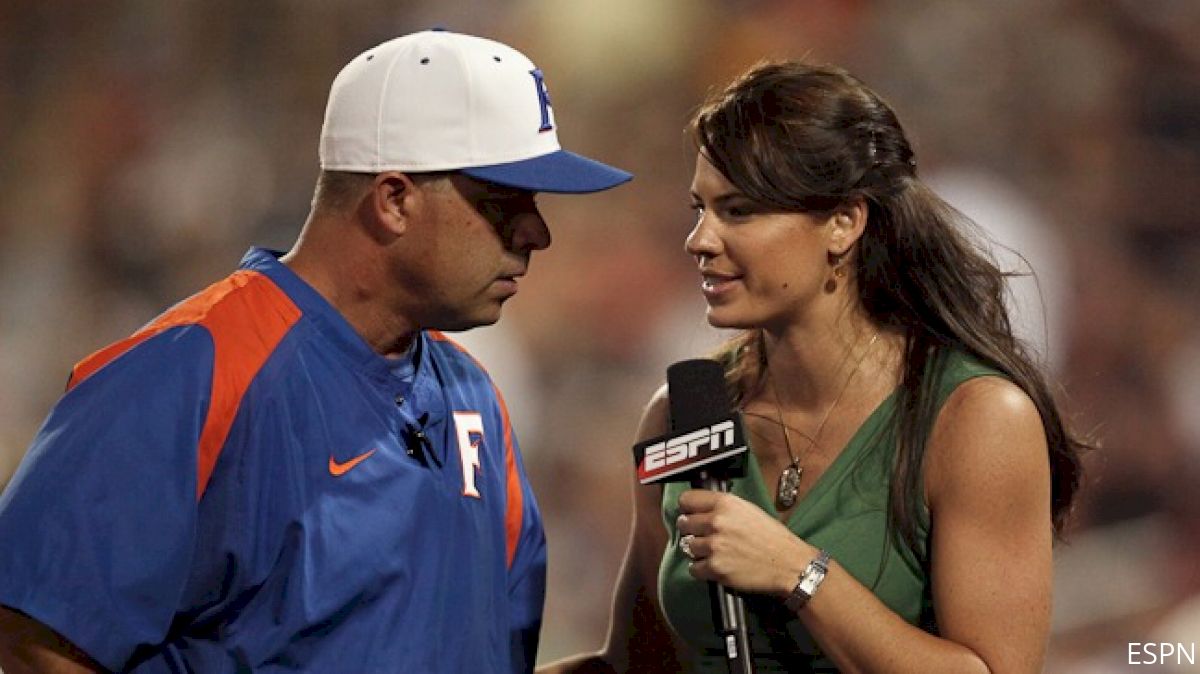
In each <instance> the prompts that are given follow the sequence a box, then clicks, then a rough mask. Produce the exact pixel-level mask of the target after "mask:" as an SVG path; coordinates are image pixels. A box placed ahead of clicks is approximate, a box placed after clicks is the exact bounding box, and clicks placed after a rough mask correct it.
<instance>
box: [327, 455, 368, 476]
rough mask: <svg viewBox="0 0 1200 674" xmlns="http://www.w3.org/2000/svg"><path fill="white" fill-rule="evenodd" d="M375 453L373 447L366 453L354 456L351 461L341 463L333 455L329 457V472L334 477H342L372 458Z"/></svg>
mask: <svg viewBox="0 0 1200 674" xmlns="http://www.w3.org/2000/svg"><path fill="white" fill-rule="evenodd" d="M374 453H375V450H373V449H372V450H371V451H369V452H367V453H366V454H359V455H358V456H356V457H354V458H353V459H350V460H349V461H343V462H341V463H338V462H337V461H335V460H334V458H333V457H332V456H331V457H329V474H330V475H332V476H334V477H341V476H342V475H345V474H346V473H349V472H350V470H351V469H352V468H354V467H355V466H357V465H358V464H360V463H362V462H363V461H366V460H367V459H369V458H371V455H372V454H374Z"/></svg>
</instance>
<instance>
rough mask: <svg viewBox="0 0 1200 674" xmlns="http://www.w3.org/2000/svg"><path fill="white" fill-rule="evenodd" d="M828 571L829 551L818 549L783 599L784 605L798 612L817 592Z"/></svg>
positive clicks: (793, 611)
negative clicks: (790, 591) (789, 592)
mask: <svg viewBox="0 0 1200 674" xmlns="http://www.w3.org/2000/svg"><path fill="white" fill-rule="evenodd" d="M828 571H829V553H828V552H826V551H824V550H818V551H817V556H816V557H815V558H814V559H813V560H812V561H811V562H809V563H808V566H806V567H804V573H801V574H800V579H799V581H798V582H797V583H796V587H793V588H792V593H791V594H790V595H788V598H787V599H785V600H783V603H784V605H785V606H787V607H788V610H789V611H791V612H792V613H798V612H799V611H800V609H802V608H804V605H805V604H807V603H808V602H809V600H810V599H812V598H813V595H814V594H816V593H817V588H819V587H821V583H822V582H823V581H824V580H825V574H826V573H827V572H828Z"/></svg>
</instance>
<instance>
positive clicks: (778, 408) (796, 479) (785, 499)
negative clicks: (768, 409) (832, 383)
mask: <svg viewBox="0 0 1200 674" xmlns="http://www.w3.org/2000/svg"><path fill="white" fill-rule="evenodd" d="M878 339H879V331H878V330H876V331H875V334H874V335H873V336H872V337H871V341H869V342H867V346H866V348H864V349H863V352H862V354H860V355H859V357H858V360H856V361H855V362H854V368H853V369H851V370H850V374H848V375H846V381H844V382H842V388H841V390H839V391H838V394H837V397H835V398H834V399H833V402H832V403H830V405H829V407H827V408H826V409H825V414H824V415H822V416H821V422H820V423H818V424H817V430H816V432H815V433H814V434H813V435H812V436H811V437H810V436H808V435H806V434H804V433H801V435H804V438H805V439H806V440H808V448H807V449H806V450H805V455H806V456H807V454H808V452H811V451H812V450H813V449H814V448H816V447H817V443H818V442H820V440H821V432H822V431H824V430H825V422H827V421H829V415H830V414H833V410H834V409H836V408H837V406H838V403H840V402H841V401H842V397H843V396H844V395H846V390H847V389H849V388H850V381H851V380H852V379H854V375H855V374H857V373H858V370H859V368H861V367H862V364H863V361H864V360H865V359H866V357H867V354H868V353H870V352H871V347H872V346H874V345H875V342H876V340H878ZM850 353H851V352H850V351H847V352H846V356H845V358H843V359H842V362H843V363H845V362H846V359H848V358H850ZM839 369H840V368H839ZM767 380H768V382H769V383H770V384H771V393H772V394H773V395H774V396H775V416H776V418H777V419H778V423H779V427H780V429H782V430H783V446H784V449H786V450H787V453H788V465H787V467H786V468H784V469H783V472H782V473H780V475H779V485H778V486H777V488H776V492H775V501H776V505H777V507H778V508H779V509H780V510H787V509H788V508H791V507H792V506H794V505H796V497H797V496H798V495H799V493H800V478H801V477H802V476H803V475H804V467H803V466H801V465H800V458H799V457H797V456H796V455H795V454H794V453H793V452H792V439H791V434H790V433H789V432H788V430H789V428H788V425H787V424H785V423H784V422H783V405H781V404H780V403H779V389H778V388H776V387H775V379H774V378H773V377H772V376H771V364H770V363H769V362H768V363H767ZM797 433H799V431H797Z"/></svg>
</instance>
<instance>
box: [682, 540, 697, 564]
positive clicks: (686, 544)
mask: <svg viewBox="0 0 1200 674" xmlns="http://www.w3.org/2000/svg"><path fill="white" fill-rule="evenodd" d="M694 540H696V536H695V535H694V534H688V535H686V536H684V537H683V538H680V539H679V549H680V550H682V551H683V554H684V555H687V558H688V559H690V560H692V561H693V562H694V561H696V555H694V554H692V541H694Z"/></svg>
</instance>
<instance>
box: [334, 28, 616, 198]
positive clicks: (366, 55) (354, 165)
mask: <svg viewBox="0 0 1200 674" xmlns="http://www.w3.org/2000/svg"><path fill="white" fill-rule="evenodd" d="M320 157H321V168H322V169H324V170H327V171H354V172H362V173H379V172H381V171H390V170H395V171H407V172H414V173H418V172H430V171H461V172H462V173H465V174H467V175H469V176H472V177H475V178H479V179H481V180H487V181H490V182H494V183H499V184H501V185H507V186H510V187H516V188H519V189H526V190H530V191H534V192H574V193H582V192H597V191H599V190H605V189H608V188H610V187H615V186H617V185H620V184H621V183H624V182H626V181H628V180H629V179H630V178H632V177H633V176H632V175H630V174H629V173H626V172H625V171H622V170H620V169H616V168H613V167H611V166H607V165H605V164H601V163H600V162H598V161H595V160H592V159H588V158H587V157H583V156H580V155H577V154H575V153H573V152H567V151H566V150H563V149H562V147H561V146H560V145H559V144H558V134H557V132H556V131H555V123H554V110H553V109H552V108H551V106H550V97H549V94H548V93H547V91H546V83H545V80H544V79H543V77H542V72H541V71H540V70H538V68H537V66H535V65H534V64H533V63H532V62H531V61H530V60H529V59H528V58H526V57H525V55H524V54H522V53H521V52H519V51H517V50H515V49H513V48H511V47H509V46H507V45H503V44H501V43H499V42H495V41H492V40H487V39H484V38H480V37H473V36H470V35H462V34H459V33H451V32H447V31H443V30H429V31H424V32H420V33H413V34H411V35H405V36H403V37H398V38H395V39H393V40H389V41H387V42H384V43H383V44H381V45H379V46H377V47H374V48H372V49H368V50H367V51H365V52H363V53H362V54H359V55H358V56H357V57H355V58H354V60H352V61H350V63H348V64H346V67H344V68H342V71H341V72H340V73H338V76H337V77H336V78H335V79H334V80H333V86H332V87H331V89H330V91H329V103H328V105H327V107H326V108H325V124H324V125H323V126H322V128H321V146H320Z"/></svg>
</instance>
